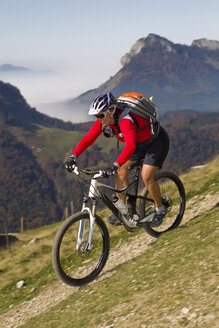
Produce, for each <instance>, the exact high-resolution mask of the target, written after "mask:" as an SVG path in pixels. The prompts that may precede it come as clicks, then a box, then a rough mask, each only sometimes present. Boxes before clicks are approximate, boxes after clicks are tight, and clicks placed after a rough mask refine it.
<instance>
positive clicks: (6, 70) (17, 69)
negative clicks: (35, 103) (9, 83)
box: [0, 64, 53, 78]
mask: <svg viewBox="0 0 219 328" xmlns="http://www.w3.org/2000/svg"><path fill="white" fill-rule="evenodd" d="M1 73H3V74H4V75H7V74H12V73H15V74H16V73H17V74H19V73H22V74H32V75H38V74H51V73H53V72H52V71H49V70H48V71H37V70H34V69H31V68H28V67H24V66H16V65H12V64H3V65H0V74H1ZM0 78H1V75H0Z"/></svg>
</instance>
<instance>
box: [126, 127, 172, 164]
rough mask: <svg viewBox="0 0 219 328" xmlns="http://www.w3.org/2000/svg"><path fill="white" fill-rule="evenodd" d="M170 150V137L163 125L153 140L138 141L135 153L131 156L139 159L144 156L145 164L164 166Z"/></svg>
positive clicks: (132, 159)
mask: <svg viewBox="0 0 219 328" xmlns="http://www.w3.org/2000/svg"><path fill="white" fill-rule="evenodd" d="M168 151H169V137H168V134H167V132H166V131H165V130H164V128H163V127H160V132H159V135H158V136H157V138H156V139H154V140H153V141H152V142H150V143H148V141H143V142H137V144H136V150H135V152H134V154H133V155H132V156H131V157H130V158H129V159H130V160H131V161H134V162H136V161H138V160H140V159H142V158H144V164H147V165H151V166H157V167H159V169H161V168H162V166H163V163H164V161H165V158H166V157H167V154H168Z"/></svg>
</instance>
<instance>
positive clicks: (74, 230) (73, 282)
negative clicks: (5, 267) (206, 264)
mask: <svg viewBox="0 0 219 328" xmlns="http://www.w3.org/2000/svg"><path fill="white" fill-rule="evenodd" d="M142 164H143V161H140V162H137V163H135V164H133V165H132V166H131V167H130V168H129V169H130V170H133V171H132V172H133V177H132V179H131V182H130V183H129V184H128V186H127V187H125V188H123V189H116V188H114V187H112V186H110V185H109V184H104V183H102V182H100V181H99V180H100V179H101V178H103V172H104V171H100V170H95V171H94V170H88V169H80V168H79V167H76V168H75V169H74V173H76V174H77V175H78V176H80V178H81V176H83V178H81V181H84V179H86V177H88V176H89V178H90V180H89V181H90V182H89V184H90V186H89V192H88V194H85V195H84V198H83V204H82V210H81V212H78V213H76V214H73V215H71V216H70V217H69V218H68V219H66V220H65V221H64V223H63V224H62V225H61V227H60V228H59V230H58V232H57V234H56V237H55V240H54V244H53V250H52V260H53V267H54V270H55V272H56V274H57V275H58V277H59V278H60V279H61V280H62V281H63V282H64V283H66V284H68V285H70V286H82V285H84V284H87V283H89V282H91V281H92V280H94V279H95V278H96V277H97V276H98V275H99V274H100V272H101V271H102V270H103V268H104V265H105V264H106V261H107V258H108V255H109V249H110V238H109V232H108V228H107V225H106V224H105V222H104V221H103V219H102V218H101V217H100V216H99V215H97V213H96V212H97V201H98V200H99V199H100V200H101V201H102V202H103V203H104V204H105V205H106V207H108V208H109V209H110V211H111V212H112V213H113V214H114V215H115V216H116V217H117V218H118V220H119V222H120V223H121V224H122V225H123V226H124V228H125V229H126V230H127V231H128V232H133V231H135V230H136V229H139V228H143V229H144V230H145V231H146V232H147V233H148V234H150V235H152V236H153V237H158V236H160V235H161V234H162V233H164V232H166V231H169V230H172V229H174V228H176V227H177V226H178V225H179V224H180V222H181V220H182V218H183V214H184V211H185V203H186V197H185V190H184V187H183V184H182V182H181V180H180V179H179V177H178V176H176V175H175V174H174V173H171V172H166V171H158V172H157V173H156V175H155V180H156V181H157V182H158V183H159V186H160V190H161V196H162V203H163V205H164V206H165V207H166V210H167V214H166V216H165V218H164V221H163V223H162V224H161V225H160V226H159V227H157V228H154V227H153V228H152V227H151V226H150V222H151V220H152V218H153V216H154V213H155V205H154V200H153V199H152V197H151V196H150V194H149V192H148V190H147V188H145V187H144V188H143V190H142V191H140V189H141V188H140V186H139V185H140V172H141V167H142ZM103 189H107V190H108V192H110V193H112V194H113V193H117V194H119V193H120V194H123V195H125V196H126V197H127V207H128V214H127V215H123V214H121V212H120V211H119V210H118V209H117V208H116V207H115V206H114V204H113V201H112V200H111V198H110V197H109V196H107V195H106V192H105V193H104V192H103ZM115 228H116V227H115Z"/></svg>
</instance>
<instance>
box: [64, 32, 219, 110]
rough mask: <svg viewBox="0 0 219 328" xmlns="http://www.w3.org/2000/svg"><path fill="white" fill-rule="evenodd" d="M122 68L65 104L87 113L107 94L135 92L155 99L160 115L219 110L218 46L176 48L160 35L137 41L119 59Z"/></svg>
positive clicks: (208, 42)
mask: <svg viewBox="0 0 219 328" xmlns="http://www.w3.org/2000/svg"><path fill="white" fill-rule="evenodd" d="M121 65H122V68H121V69H120V70H119V72H117V73H116V74H115V75H114V76H112V77H111V78H110V79H109V80H108V81H106V82H104V83H103V84H102V85H100V86H99V87H98V88H95V89H92V90H88V91H87V92H85V93H83V94H81V95H80V96H79V97H77V98H75V99H73V100H71V101H69V102H68V105H69V106H70V108H71V110H72V108H74V109H75V110H76V109H77V110H78V109H79V108H80V109H81V110H82V111H84V112H85V113H86V111H87V110H88V106H89V104H90V103H91V101H92V99H93V98H94V97H95V96H96V95H98V94H100V93H102V92H105V91H106V90H112V92H113V93H114V94H115V96H119V95H120V94H121V93H123V92H128V91H137V92H141V93H145V94H147V95H149V96H151V95H153V96H154V101H155V103H156V104H157V107H158V109H159V111H160V112H161V113H164V112H166V111H169V110H173V111H175V110H180V109H189V110H190V109H194V110H197V111H212V110H213V111H214V110H218V109H219V42H218V41H212V40H207V39H200V40H195V41H193V42H192V45H191V46H187V45H183V44H175V43H173V42H171V41H169V40H167V39H165V38H163V37H160V36H159V35H155V34H149V35H148V36H147V37H145V38H141V39H139V40H138V41H137V42H136V43H135V44H134V45H133V46H132V47H131V50H130V51H129V52H128V53H127V54H125V55H124V56H123V57H122V58H121Z"/></svg>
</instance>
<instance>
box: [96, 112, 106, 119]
mask: <svg viewBox="0 0 219 328" xmlns="http://www.w3.org/2000/svg"><path fill="white" fill-rule="evenodd" d="M106 113H107V111H106V112H104V113H100V114H98V115H95V116H96V118H97V119H98V120H102V119H103V118H105V117H106Z"/></svg>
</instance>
